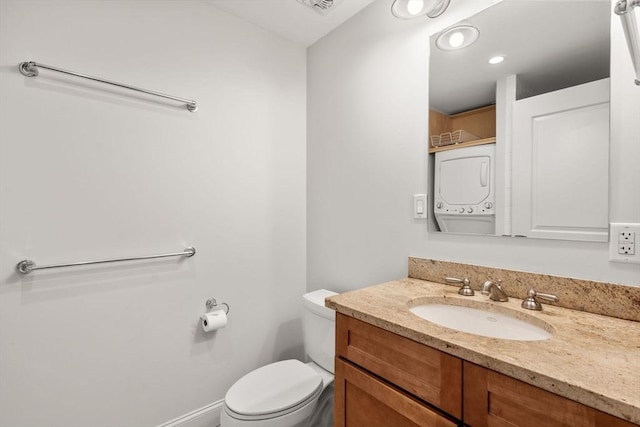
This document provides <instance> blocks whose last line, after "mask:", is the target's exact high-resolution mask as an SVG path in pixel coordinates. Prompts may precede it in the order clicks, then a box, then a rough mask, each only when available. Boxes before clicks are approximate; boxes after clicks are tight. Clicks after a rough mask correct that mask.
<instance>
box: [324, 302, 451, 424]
mask: <svg viewBox="0 0 640 427" xmlns="http://www.w3.org/2000/svg"><path fill="white" fill-rule="evenodd" d="M336 355H337V356H340V357H342V358H344V359H347V360H349V361H351V362H353V363H355V364H356V365H358V366H361V367H362V368H364V369H366V370H368V371H370V372H372V373H374V374H376V375H378V376H380V377H382V378H384V379H385V380H387V381H389V382H390V383H393V384H395V385H397V386H398V387H400V388H402V389H404V390H406V391H407V392H409V393H411V394H413V395H415V396H417V397H419V398H420V399H423V400H425V401H427V402H429V403H431V404H433V405H435V406H437V407H439V408H440V409H442V410H443V411H445V412H447V413H449V414H451V415H453V416H454V417H456V418H458V419H461V418H462V360H460V359H458V358H457V357H454V356H451V355H448V354H445V353H442V352H440V351H438V350H435V349H432V348H430V347H427V346H425V345H423V344H419V343H417V342H415V341H412V340H410V339H408V338H404V337H401V336H399V335H396V334H394V333H391V332H388V331H385V330H384V329H381V328H378V327H376V326H372V325H369V324H368V323H365V322H362V321H360V320H357V319H354V318H352V317H348V316H345V315H343V314H340V313H338V314H337V315H336Z"/></svg>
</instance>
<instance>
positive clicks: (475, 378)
mask: <svg viewBox="0 0 640 427" xmlns="http://www.w3.org/2000/svg"><path fill="white" fill-rule="evenodd" d="M463 366H464V367H463V369H464V384H463V390H464V422H465V424H467V425H469V426H471V427H501V426H505V427H507V426H509V427H511V426H518V427H539V426H545V427H633V426H636V427H637V425H636V424H633V423H630V422H628V421H625V420H622V419H620V418H616V417H614V416H611V415H609V414H605V413H604V412H600V411H598V410H596V409H593V408H589V407H588V406H585V405H583V404H581V403H578V402H574V401H573V400H570V399H567V398H564V397H562V396H558V395H557V394H553V393H550V392H548V391H546V390H542V389H540V388H538V387H535V386H532V385H529V384H526V383H523V382H522V381H518V380H516V379H513V378H510V377H508V376H506V375H502V374H499V373H497V372H494V371H491V370H489V369H486V368H483V367H481V366H478V365H474V364H472V363H469V362H464V365H463Z"/></svg>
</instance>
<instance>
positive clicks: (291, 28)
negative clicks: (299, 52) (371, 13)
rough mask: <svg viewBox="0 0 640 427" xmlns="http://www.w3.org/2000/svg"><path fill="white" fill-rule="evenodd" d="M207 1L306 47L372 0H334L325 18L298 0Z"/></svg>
mask: <svg viewBox="0 0 640 427" xmlns="http://www.w3.org/2000/svg"><path fill="white" fill-rule="evenodd" d="M208 1H209V3H210V4H212V5H214V6H215V7H217V8H219V9H222V10H224V11H226V12H228V13H230V14H232V15H235V16H237V17H239V18H242V19H244V20H245V21H249V22H251V23H253V24H255V25H257V26H259V27H261V28H264V29H265V30H268V31H271V32H274V33H276V34H279V35H280V36H282V37H284V38H286V39H288V40H291V41H293V42H295V43H297V44H299V45H302V46H305V47H306V46H311V45H312V44H313V43H315V42H316V41H318V40H319V39H321V38H322V37H324V36H325V35H326V34H328V33H329V32H331V31H332V30H333V29H335V28H336V27H338V26H339V25H340V24H342V23H343V22H345V21H346V20H347V19H349V18H351V17H352V16H353V15H355V14H356V13H358V12H360V11H361V10H362V9H364V8H365V7H366V6H367V5H369V4H370V3H371V2H372V1H373V0H334V6H333V7H332V8H331V9H330V10H329V11H328V12H327V13H326V15H322V14H320V13H318V12H316V11H314V10H313V9H312V8H311V7H309V6H307V5H305V4H303V3H301V2H300V1H298V0H208ZM389 13H391V12H389Z"/></svg>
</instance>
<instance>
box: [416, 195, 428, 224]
mask: <svg viewBox="0 0 640 427" xmlns="http://www.w3.org/2000/svg"><path fill="white" fill-rule="evenodd" d="M413 217H414V218H415V219H426V218H427V195H426V194H414V195H413Z"/></svg>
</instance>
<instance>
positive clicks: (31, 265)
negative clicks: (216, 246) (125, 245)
mask: <svg viewBox="0 0 640 427" xmlns="http://www.w3.org/2000/svg"><path fill="white" fill-rule="evenodd" d="M195 254H196V248H194V247H193V246H189V247H187V248H185V250H184V251H183V252H174V253H170V254H160V255H147V256H138V257H131V258H119V259H106V260H101V261H83V262H72V263H67V264H55V265H43V266H41V267H38V266H36V263H35V262H33V261H31V260H29V259H25V260H23V261H20V262H19V263H18V264H17V265H16V271H17V272H18V273H19V274H28V273H31V272H32V271H33V270H44V269H46V268H62V267H75V266H79V265H89V264H105V263H108V262H121V261H138V260H143V259H153V258H166V257H173V256H184V257H192V256H194V255H195Z"/></svg>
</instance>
